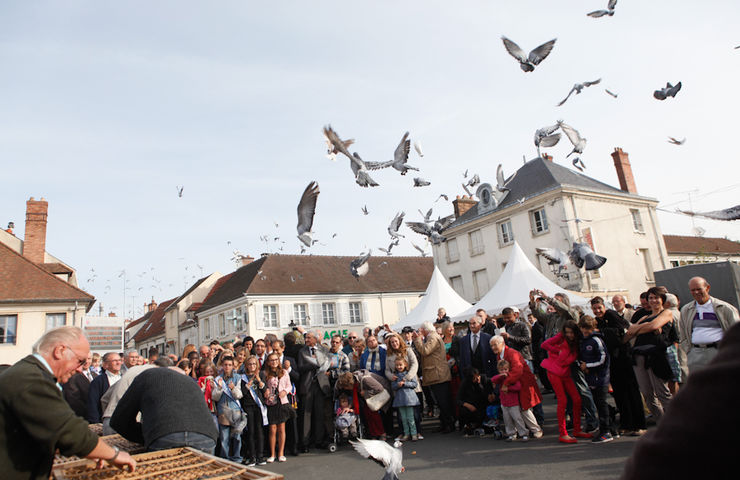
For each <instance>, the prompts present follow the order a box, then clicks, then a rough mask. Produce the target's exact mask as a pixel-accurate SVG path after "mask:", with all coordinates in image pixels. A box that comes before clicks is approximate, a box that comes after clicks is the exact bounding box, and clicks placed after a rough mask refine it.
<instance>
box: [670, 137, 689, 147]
mask: <svg viewBox="0 0 740 480" xmlns="http://www.w3.org/2000/svg"><path fill="white" fill-rule="evenodd" d="M684 142H686V137H684V138H683V140H677V139H675V138H673V137H668V143H671V144H673V145H683V144H684Z"/></svg>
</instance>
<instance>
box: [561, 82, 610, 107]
mask: <svg viewBox="0 0 740 480" xmlns="http://www.w3.org/2000/svg"><path fill="white" fill-rule="evenodd" d="M599 83H601V79H600V78H599V79H598V80H593V81H591V82H583V83H576V84H575V85H573V88H571V89H570V92H568V96H567V97H565V98H564V99H563V101H562V102H560V103H558V104H557V105H556V106H558V107H560V106H562V105H563V104H564V103H565V102H566V101H568V99H569V98H570V96H571V95H573V92H576V95H578V94H579V93H581V92H582V91H583V89H584V88H586V87H590V86H591V85H598V84H599Z"/></svg>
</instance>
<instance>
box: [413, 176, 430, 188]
mask: <svg viewBox="0 0 740 480" xmlns="http://www.w3.org/2000/svg"><path fill="white" fill-rule="evenodd" d="M431 184H432V183H431V182H428V181H426V180H424V179H423V178H421V177H415V178H414V186H415V187H428V186H429V185H431Z"/></svg>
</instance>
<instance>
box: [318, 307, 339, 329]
mask: <svg viewBox="0 0 740 480" xmlns="http://www.w3.org/2000/svg"><path fill="white" fill-rule="evenodd" d="M321 318H322V320H323V321H324V325H336V324H337V319H336V317H335V316H334V304H333V303H322V304H321Z"/></svg>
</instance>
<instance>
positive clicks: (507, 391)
mask: <svg viewBox="0 0 740 480" xmlns="http://www.w3.org/2000/svg"><path fill="white" fill-rule="evenodd" d="M689 288H690V291H691V295H692V297H693V300H692V301H690V302H688V303H686V304H685V305H684V306H683V307H682V308H680V310H679V307H680V303H679V299H678V298H677V297H676V295H675V294H671V293H669V292H668V291H667V290H666V289H665V288H663V287H653V288H650V289H649V290H648V291H647V292H645V293H644V294H642V295H641V296H640V305H639V306H636V308H632V307H631V306H630V305H627V303H626V301H625V298H624V297H623V296H621V295H616V296H614V297H613V298H612V299H611V302H610V305H609V304H608V303H607V301H606V300H605V299H603V298H601V297H594V298H592V299H591V300H590V310H591V312H592V313H593V315H590V314H587V313H585V312H584V310H583V309H582V308H579V307H572V306H571V304H570V302H569V298H568V296H567V295H565V294H563V293H556V294H555V295H553V296H552V297H550V296H549V295H547V294H546V293H545V292H542V291H540V290H536V289H535V290H532V291H531V292H530V298H529V304H528V306H527V309H526V310H525V311H520V310H519V309H518V308H516V307H508V308H505V309H503V311H502V312H500V313H499V314H496V315H490V314H489V312H486V311H485V310H483V309H480V310H478V311H477V312H476V315H475V316H473V317H472V318H470V319H468V321H467V322H465V323H464V324H461V325H458V327H457V328H456V326H455V325H454V324H453V323H451V321H450V319H449V317H447V315H446V312H445V311H444V309H443V308H440V309H439V312H438V315H437V318H436V319H434V321H429V322H426V323H424V324H422V325H421V327H420V328H418V329H414V328H411V327H404V328H403V329H401V330H400V331H393V329H392V328H390V327H389V326H388V325H384V326H382V327H378V328H376V329H375V330H371V329H370V328H365V329H364V330H363V331H362V332H350V333H349V334H348V335H347V336H346V338H343V337H341V336H338V335H336V336H333V337H331V338H330V339H328V341H322V340H323V339H322V337H321V334H320V332H318V331H314V330H309V331H303V330H302V329H301V328H300V327H299V328H298V329H297V330H295V331H291V332H288V333H287V334H285V335H284V336H283V338H282V339H281V338H278V337H277V336H275V335H273V334H268V335H266V336H265V338H260V339H253V338H251V337H246V338H243V339H240V340H239V341H236V342H226V343H224V344H220V343H219V342H215V341H214V342H212V343H211V344H210V345H201V346H200V347H196V346H195V345H188V346H186V348H185V350H184V352H183V355H182V357H178V356H176V355H174V354H171V355H167V356H164V355H162V356H160V355H159V354H158V352H157V351H156V350H153V351H151V352H150V353H149V355H148V358H146V359H145V358H143V357H141V356H139V355H138V354H137V353H136V352H135V351H131V352H126V353H125V354H123V355H121V354H119V353H114V352H110V353H107V354H105V355H103V356H102V358H100V359H99V360H100V369H99V370H97V371H96V368H95V364H94V358H93V355H91V354H90V353H89V347H88V346H87V341H86V340H85V338H84V335H82V333H81V331H80V330H79V329H75V328H74V327H61V328H60V329H55V330H52V331H50V332H48V333H47V334H46V335H45V336H44V337H43V338H42V340H40V343H39V344H38V346H37V349H36V350H35V353H34V355H32V356H29V357H27V358H26V359H24V360H22V361H21V362H19V363H18V364H16V365H14V366H13V367H11V368H10V369H9V370H8V371H7V372H5V373H4V374H3V375H2V376H0V405H1V407H0V408H2V409H3V411H2V412H1V413H2V417H3V419H2V420H1V421H2V422H4V425H3V426H4V427H5V428H3V429H0V452H1V453H0V455H4V456H11V457H12V456H13V455H20V456H21V457H22V458H24V459H25V460H26V462H25V463H22V464H19V465H21V467H19V468H33V469H36V470H38V471H41V470H44V469H46V468H47V467H48V465H47V463H48V462H47V463H38V462H37V464H35V465H34V464H33V462H32V461H31V460H33V459H36V460H38V458H40V457H41V456H43V455H44V454H48V453H49V452H52V453H53V451H54V450H55V449H56V448H59V449H60V450H61V451H62V453H65V452H70V453H75V454H78V455H80V456H88V457H90V458H100V459H108V460H110V461H112V462H114V463H118V464H120V465H128V466H129V467H130V468H134V466H135V462H134V461H133V460H132V459H131V458H130V457H128V456H124V455H123V452H117V451H116V452H113V450H108V449H105V447H104V446H101V445H100V442H98V443H95V442H93V440H94V439H93V438H92V437H91V436H90V435H89V434H88V433H87V432H89V430H88V429H87V428H84V431H83V428H82V427H83V426H85V427H86V423H87V422H90V423H102V424H103V431H104V433H106V434H110V433H115V432H117V433H120V434H121V435H123V436H124V437H126V438H128V439H130V440H132V441H136V442H139V443H142V444H144V445H145V446H146V447H147V448H148V449H150V450H157V449H163V448H171V447H173V446H192V447H194V448H198V449H200V450H203V451H205V452H208V453H215V454H217V455H219V456H221V457H224V458H228V459H229V460H232V461H235V462H242V463H244V464H247V465H264V464H267V463H271V462H284V461H287V457H286V454H288V455H295V456H298V455H299V454H300V453H301V452H308V451H309V450H310V449H311V448H317V449H324V448H327V447H328V446H329V445H336V444H337V443H341V442H342V441H344V440H349V439H352V438H356V437H357V436H363V437H366V438H376V439H380V440H386V439H391V438H395V439H398V440H401V441H421V440H423V439H424V435H428V434H429V432H426V431H423V422H422V420H423V418H424V417H425V416H427V417H429V416H438V418H439V428H438V430H437V432H438V433H442V434H449V433H451V432H454V431H457V430H459V431H462V432H463V433H464V434H466V435H482V434H484V433H486V432H489V433H490V432H496V431H498V432H500V433H501V435H500V436H501V437H502V438H504V439H506V441H523V442H526V441H529V440H530V439H531V438H534V439H537V438H540V437H542V435H543V430H542V426H543V424H544V415H543V411H542V395H543V394H546V393H554V394H555V397H556V399H557V409H556V411H557V425H558V436H559V441H560V442H563V443H576V442H578V441H579V439H590V441H591V442H594V443H605V442H609V441H611V440H613V439H614V438H618V437H619V436H620V435H634V436H640V435H642V434H643V433H644V432H645V431H646V428H647V424H648V421H650V419H651V421H652V422H655V423H658V422H660V420H661V417H662V416H663V415H664V412H665V409H666V407H667V405H668V403H669V402H670V401H671V399H672V396H673V395H675V394H676V392H677V391H678V390H679V388H680V386H681V385H682V384H683V383H685V382H686V379H687V377H688V375H690V374H693V373H695V372H696V371H699V370H701V369H703V368H706V367H707V365H708V364H709V363H710V361H711V360H712V358H713V357H714V356H715V355H717V353H718V351H719V344H720V341H721V340H722V338H723V336H724V334H725V332H726V331H727V330H728V329H729V328H730V327H732V326H733V325H734V324H735V323H736V322H738V321H739V318H738V312H737V310H736V309H735V308H734V307H733V306H731V305H730V304H728V303H726V302H723V301H722V300H719V299H716V298H714V297H711V296H710V295H709V292H710V285H709V284H708V283H707V281H706V280H705V279H703V278H700V277H695V278H692V279H691V280H690V282H689ZM491 313H493V312H491ZM58 332H61V333H58ZM55 335H56V336H55ZM82 352H84V355H83V353H82ZM69 354H72V355H71V356H70V355H69ZM65 369H66V370H65ZM23 375H25V377H22V376H23ZM28 375H30V376H31V377H34V378H36V380H33V383H34V384H42V385H33V386H25V385H26V383H28V381H27V380H26V379H27V378H31V377H28ZM21 378H22V379H23V380H21ZM51 378H53V381H50V379H51ZM9 382H15V384H14V385H13V389H14V390H17V389H18V388H19V386H20V388H21V389H22V390H23V389H25V390H27V391H28V392H27V393H26V394H25V395H22V396H21V397H19V398H20V400H18V399H15V400H13V402H8V400H7V398H8V397H9V396H10V395H9V393H8V392H9V391H10V390H9V388H8V385H11V383H9ZM57 382H59V383H58V384H57ZM59 384H63V387H61V386H59ZM42 387H43V388H44V389H46V391H45V392H42V391H41V388H42ZM56 387H59V389H61V390H62V393H61V394H59V397H60V398H61V397H62V394H63V398H64V399H65V400H66V402H67V405H68V406H67V405H65V407H66V410H64V409H63V408H62V406H60V405H59V403H58V402H56V403H55V405H56V407H55V408H56V410H53V409H52V411H54V412H55V415H57V416H59V417H60V418H56V419H55V420H54V422H51V421H50V425H54V426H55V429H57V430H58V431H59V432H60V433H59V434H58V436H57V437H55V438H49V439H47V443H46V444H44V445H43V450H44V451H43V452H38V451H37V452H36V453H34V454H30V453H24V454H20V453H18V452H16V447H17V446H19V445H25V444H29V443H30V438H29V440H28V441H25V443H24V441H20V442H18V443H15V440H13V441H12V442H11V441H10V440H11V439H9V438H7V434H3V433H2V432H6V431H9V428H10V429H11V430H12V428H19V429H20V428H21V425H24V427H23V429H24V431H25V432H28V433H27V434H26V435H28V436H29V437H30V436H32V435H33V432H34V429H33V428H30V427H28V426H27V425H26V423H24V422H31V423H33V421H32V420H30V419H29V418H27V417H28V416H27V415H26V416H24V415H23V414H21V413H19V412H23V410H24V406H23V404H22V403H20V404H19V403H18V402H25V401H27V402H28V405H32V404H36V403H38V399H35V398H33V397H34V396H36V395H42V396H45V397H46V398H47V400H48V398H49V397H50V396H51V395H52V394H53V393H54V391H53V390H56ZM2 397H5V398H2ZM32 400H33V402H32ZM60 412H62V413H60ZM14 414H15V415H17V416H16V417H14V416H13V415H14ZM138 415H140V417H139V418H140V420H137V416H138ZM582 416H583V418H582ZM83 419H84V420H83ZM39 421H42V420H39ZM67 431H69V433H66V432H67ZM114 453H115V455H114ZM49 462H50V460H49ZM16 464H18V463H17V462H16ZM36 470H34V471H36ZM39 478H40V477H39Z"/></svg>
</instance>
